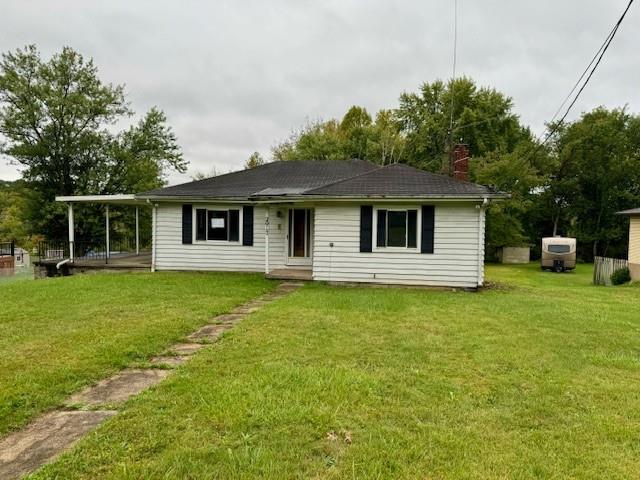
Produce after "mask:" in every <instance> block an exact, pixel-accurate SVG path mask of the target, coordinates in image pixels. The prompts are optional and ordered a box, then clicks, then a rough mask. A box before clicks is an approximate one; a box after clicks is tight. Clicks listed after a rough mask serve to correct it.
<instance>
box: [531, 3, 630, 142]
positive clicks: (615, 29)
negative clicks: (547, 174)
mask: <svg viewBox="0 0 640 480" xmlns="http://www.w3.org/2000/svg"><path fill="white" fill-rule="evenodd" d="M634 1H635V0H629V3H628V4H627V7H626V8H625V9H624V11H623V12H622V15H620V18H619V19H618V21H617V22H616V24H615V25H614V27H613V29H612V30H611V32H609V35H608V36H607V38H606V39H605V41H604V42H603V44H602V45H601V46H600V48H599V49H598V51H597V52H596V54H595V55H594V57H593V58H592V59H591V62H589V65H588V66H587V68H586V69H585V71H584V72H583V73H582V75H580V78H579V79H578V82H576V84H575V85H574V86H573V88H572V89H571V92H569V95H567V98H565V100H564V101H563V102H562V105H560V108H558V111H557V112H556V114H555V115H554V116H553V118H552V120H551V121H554V120H555V118H556V117H557V116H558V113H559V112H560V110H561V109H562V107H563V106H564V104H566V102H567V100H568V99H569V97H570V96H571V94H572V93H573V92H574V91H575V89H576V88H577V86H578V85H579V84H580V81H581V80H582V78H584V76H585V74H586V72H587V71H589V68H590V67H591V65H593V67H592V68H591V71H589V74H588V75H587V78H586V79H585V81H584V83H583V84H582V86H581V87H580V89H579V90H578V93H577V94H576V95H575V97H574V98H573V100H572V101H571V103H570V104H569V106H568V107H567V110H566V111H565V112H564V115H562V118H560V120H559V121H558V122H557V123H555V125H552V127H551V129H550V130H549V133H547V135H546V136H545V137H544V140H543V141H542V143H540V144H539V145H538V146H537V147H536V149H535V150H534V151H533V153H534V154H535V153H538V150H540V148H542V147H543V146H544V145H545V144H546V143H547V142H548V141H549V139H550V138H551V137H552V136H553V134H554V133H556V132H557V131H558V129H559V128H560V127H561V126H562V124H563V123H564V121H565V119H566V118H567V115H569V112H570V111H571V108H573V106H574V105H575V103H576V102H577V101H578V98H579V97H580V94H581V93H582V92H583V91H584V89H585V87H586V86H587V84H588V83H589V80H591V77H592V76H593V74H594V73H595V71H596V69H597V68H598V65H600V62H601V61H602V58H603V57H604V54H605V53H606V52H607V50H608V48H609V46H610V45H611V42H612V41H613V38H614V37H615V36H616V33H617V32H618V28H620V24H622V21H623V20H624V17H625V16H626V15H627V12H628V11H629V9H630V8H631V5H632V4H633V2H634ZM596 58H597V60H596ZM594 60H595V64H594Z"/></svg>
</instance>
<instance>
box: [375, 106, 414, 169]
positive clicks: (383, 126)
mask: <svg viewBox="0 0 640 480" xmlns="http://www.w3.org/2000/svg"><path fill="white" fill-rule="evenodd" d="M404 148H405V138H404V136H403V135H402V132H401V131H400V123H399V122H398V119H397V116H396V113H395V111H394V110H380V111H379V112H378V113H377V114H376V120H375V122H374V124H373V126H372V134H371V135H370V138H369V141H368V143H367V155H366V159H367V160H371V161H372V162H375V163H378V164H380V165H387V164H390V163H399V162H401V161H402V160H403V159H404Z"/></svg>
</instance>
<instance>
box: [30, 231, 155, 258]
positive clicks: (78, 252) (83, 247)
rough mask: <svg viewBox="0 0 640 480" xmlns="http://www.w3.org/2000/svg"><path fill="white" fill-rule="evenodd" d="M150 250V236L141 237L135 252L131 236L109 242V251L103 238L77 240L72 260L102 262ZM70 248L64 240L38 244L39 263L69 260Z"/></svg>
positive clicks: (134, 240)
mask: <svg viewBox="0 0 640 480" xmlns="http://www.w3.org/2000/svg"><path fill="white" fill-rule="evenodd" d="M150 249H151V236H150V235H141V236H140V238H139V243H138V250H137V251H136V239H135V236H133V235H123V236H119V237H116V238H114V239H113V240H111V241H110V242H109V251H108V252H107V244H106V240H105V239H104V238H93V239H88V240H77V241H75V242H74V243H73V258H74V260H104V262H105V263H108V262H109V259H110V258H115V257H118V256H123V255H132V254H136V253H138V252H140V253H142V252H145V251H149V250H150ZM70 256H71V248H70V245H69V242H68V241H66V240H57V241H56V240H54V241H44V242H40V243H39V244H38V257H39V260H40V261H51V260H63V259H67V258H70Z"/></svg>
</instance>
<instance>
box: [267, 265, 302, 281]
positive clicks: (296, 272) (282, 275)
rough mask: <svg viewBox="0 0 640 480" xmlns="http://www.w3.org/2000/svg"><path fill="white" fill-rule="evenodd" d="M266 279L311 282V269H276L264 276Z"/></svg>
mask: <svg viewBox="0 0 640 480" xmlns="http://www.w3.org/2000/svg"><path fill="white" fill-rule="evenodd" d="M265 277H267V278H272V279H275V280H303V281H310V280H313V273H312V271H311V269H302V268H276V269H274V270H271V272H269V273H267V274H266V275H265Z"/></svg>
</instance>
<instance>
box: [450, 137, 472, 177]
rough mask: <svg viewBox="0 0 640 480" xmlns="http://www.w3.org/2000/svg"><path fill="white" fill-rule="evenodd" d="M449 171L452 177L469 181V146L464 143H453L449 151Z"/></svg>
mask: <svg viewBox="0 0 640 480" xmlns="http://www.w3.org/2000/svg"><path fill="white" fill-rule="evenodd" d="M451 172H452V173H453V178H455V179H456V180H462V181H464V182H468V181H469V146H468V145H465V144H464V143H458V144H456V145H454V147H453V151H452V152H451Z"/></svg>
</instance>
